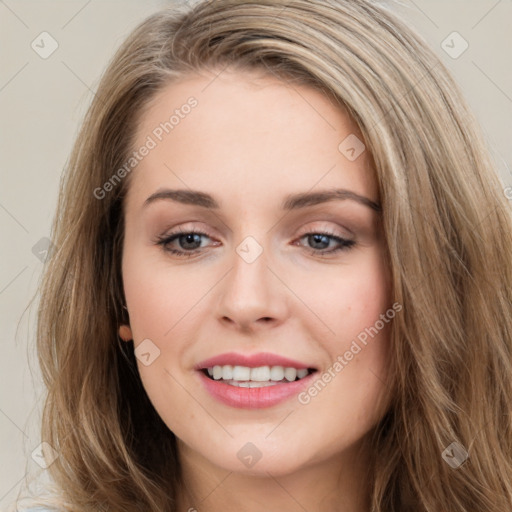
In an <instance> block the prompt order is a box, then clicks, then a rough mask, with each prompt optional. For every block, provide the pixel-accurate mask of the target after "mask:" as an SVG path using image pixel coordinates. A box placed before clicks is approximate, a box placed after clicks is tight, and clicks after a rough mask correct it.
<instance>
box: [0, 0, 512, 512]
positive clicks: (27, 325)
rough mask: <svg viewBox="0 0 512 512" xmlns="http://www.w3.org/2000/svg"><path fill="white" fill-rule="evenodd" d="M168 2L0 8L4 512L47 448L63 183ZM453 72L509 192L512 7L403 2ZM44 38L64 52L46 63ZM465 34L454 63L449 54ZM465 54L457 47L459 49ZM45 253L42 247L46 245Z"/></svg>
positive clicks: (38, 1)
mask: <svg viewBox="0 0 512 512" xmlns="http://www.w3.org/2000/svg"><path fill="white" fill-rule="evenodd" d="M168 4H169V1H164V0H144V1H142V0H139V1H135V0H89V1H87V0H67V1H65V0H60V1H44V0H34V1H23V0H5V1H0V38H1V41H0V48H1V53H0V59H1V65H0V112H1V115H0V134H1V136H0V155H1V159H0V169H1V171H0V172H1V182H0V183H1V187H0V230H1V237H0V239H1V255H2V264H1V267H0V314H1V326H2V329H1V333H0V336H1V340H0V347H1V356H0V375H1V379H2V387H1V391H0V510H7V505H8V504H10V503H11V502H13V501H14V500H15V499H16V495H17V491H18V489H19V487H20V483H21V482H22V481H23V479H24V476H25V474H26V472H27V470H29V471H31V472H33V471H35V470H39V467H38V466H37V465H36V463H35V462H34V461H33V460H32V459H31V453H32V451H33V450H34V449H35V448H36V447H37V446H38V445H39V442H40V440H39V432H38V420H39V417H40V407H41V396H42V393H43V389H42V387H41V382H40V378H39V372H38V368H37V360H36V358H35V352H34V339H33V338H34V319H35V315H34V313H35V307H32V308H31V309H30V310H26V311H25V309H26V308H27V305H28V302H29V300H30V299H31V297H32V296H33V295H34V293H35V292H36V287H37V283H38V279H39V277H40V273H41V270H42V263H41V261H40V260H39V259H38V258H37V257H36V256H35V255H34V253H33V247H34V246H35V245H36V244H37V243H38V242H39V241H40V240H41V239H42V238H44V237H47V236H48V235H49V231H50V222H51V219H52V217H53V213H54V209H55V205H56V199H57V190H58V183H59V178H60V174H61V171H62V168H63V166H64V164H65V162H66V159H67V158H68V155H69V152H70V149H71V145H72V142H73V138H74V136H75V134H76V132H77V129H78V126H79V122H80V119H81V117H82V116H83V114H84V112H85V110H86V108H87V106H88V104H89V102H90V101H91V99H92V97H93V91H94V90H95V87H96V84H97V83H98V79H99V77H100V75H101V72H102V71H103V70H104V68H105V65H106V63H107V60H108V59H109V58H110V57H111V56H112V54H113V52H114V49H115V48H116V47H117V46H118V45H119V44H120V43H121V41H122V40H123V39H124V37H125V36H126V35H127V34H128V32H129V31H130V30H131V29H132V28H133V27H134V26H135V25H136V24H137V23H138V22H140V21H142V19H143V18H145V17H146V16H147V15H149V14H151V13H152V12H154V11H155V10H157V9H159V8H160V7H162V6H165V5H168ZM396 8H397V9H398V10H400V11H401V12H403V14H404V16H405V17H406V18H407V19H409V20H410V23H411V24H412V25H413V26H415V27H417V29H418V30H419V32H420V33H421V34H422V35H423V36H424V37H425V39H427V41H428V42H429V43H430V44H431V46H432V47H433V48H434V50H435V51H436V52H437V54H438V55H439V56H440V57H441V59H442V60H443V62H444V63H445V64H446V65H447V66H448V67H449V68H450V69H451V70H452V71H453V73H454V75H455V77H456V79H457V80H458V82H459V84H460V85H461V87H462V89H463V91H464V94H465V96H466V98H467V99H468V101H469V103H470V105H471V106H472V107H473V109H474V111H475V112H476V114H477V117H478V118H479V119H480V121H481V124H482V126H483V128H484V130H485V133H486V136H487V138H488V141H489V144H490V146H491V147H492V150H493V152H494V154H495V156H496V159H497V160H498V163H499V167H500V169H499V172H500V175H501V177H502V180H503V186H504V187H505V186H510V185H512V172H511V171H510V169H511V167H512V144H511V135H512V71H511V65H510V62H511V58H510V55H511V50H512V30H511V27H512V0H500V1H497V0H458V1H455V0H414V1H413V0H403V1H401V2H400V5H397V7H396ZM43 31H46V32H48V33H50V34H51V36H52V37H53V38H54V39H55V40H56V41H57V43H58V45H59V46H58V48H57V50H56V51H55V52H54V53H53V54H52V55H51V56H49V57H48V58H47V59H42V58H41V57H40V56H39V55H38V54H37V53H36V52H35V51H34V50H33V49H32V48H31V43H32V41H33V40H34V39H36V37H37V36H39V34H40V33H41V32H43ZM454 31H457V32H458V33H459V34H461V36H462V37H463V38H464V39H465V40H466V41H467V43H468V44H469V47H468V49H467V50H466V51H465V52H464V53H463V54H462V55H461V56H460V57H458V58H457V59H453V58H451V57H450V56H449V55H448V54H447V53H446V52H445V51H444V50H443V48H442V47H441V44H442V41H444V40H445V39H446V37H447V36H448V35H449V34H451V33H452V32H454ZM457 44H459V43H457ZM39 243H41V242H39Z"/></svg>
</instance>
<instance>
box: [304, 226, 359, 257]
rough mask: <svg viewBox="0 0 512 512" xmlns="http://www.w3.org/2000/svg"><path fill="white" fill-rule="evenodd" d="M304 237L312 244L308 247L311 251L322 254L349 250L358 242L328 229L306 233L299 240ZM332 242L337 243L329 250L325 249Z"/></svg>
mask: <svg viewBox="0 0 512 512" xmlns="http://www.w3.org/2000/svg"><path fill="white" fill-rule="evenodd" d="M303 239H306V241H307V243H308V244H310V247H308V249H309V250H310V252H311V253H313V254H316V255H320V256H322V255H324V254H333V253H336V252H339V251H348V250H350V249H351V248H352V247H354V245H355V243H356V242H355V241H354V240H349V239H347V238H343V237H341V236H338V235H336V234H334V233H330V232H327V231H315V232H311V233H305V234H304V235H302V236H301V237H300V238H299V240H303ZM331 242H334V243H335V244H337V245H335V246H334V247H333V248H331V249H329V250H325V249H326V248H327V247H329V244H330V243H331Z"/></svg>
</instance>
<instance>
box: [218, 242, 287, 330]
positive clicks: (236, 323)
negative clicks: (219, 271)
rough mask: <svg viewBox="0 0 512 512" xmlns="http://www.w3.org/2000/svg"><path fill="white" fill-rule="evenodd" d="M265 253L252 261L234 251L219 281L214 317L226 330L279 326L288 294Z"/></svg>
mask: <svg viewBox="0 0 512 512" xmlns="http://www.w3.org/2000/svg"><path fill="white" fill-rule="evenodd" d="M268 260H269V259H268V258H267V257H266V252H265V250H264V251H263V252H262V253H261V254H260V255H259V256H258V258H256V260H254V261H252V262H248V261H247V260H245V259H244V258H243V257H242V256H240V255H239V254H238V253H237V252H234V255H233V258H232V268H231V269H230V271H229V272H228V273H227V275H226V277H225V278H224V279H223V280H222V283H221V285H220V286H221V287H220V290H219V291H220V293H219V300H218V305H217V308H218V310H217V316H218V318H219V321H220V322H222V323H224V324H225V326H226V327H229V328H232V329H238V330H239V331H243V332H253V331H257V330H261V329H265V328H269V327H275V326H277V325H279V324H281V323H282V322H283V321H284V320H285V318H286V315H287V314H288V301H289V299H290V298H289V292H287V288H286V286H285V284H283V281H285V279H283V277H282V276H279V272H278V271H276V270H275V269H271V268H270V267H269V265H268V263H269V261H268Z"/></svg>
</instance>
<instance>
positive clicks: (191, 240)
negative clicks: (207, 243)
mask: <svg viewBox="0 0 512 512" xmlns="http://www.w3.org/2000/svg"><path fill="white" fill-rule="evenodd" d="M202 237H206V238H210V237H209V236H208V235H207V234H206V233H203V232H202V231H196V230H194V229H190V230H188V231H180V232H179V233H171V234H170V235H167V236H162V237H158V239H157V240H158V241H157V244H158V245H161V246H162V248H163V250H164V251H166V252H170V253H171V254H174V255H176V256H181V257H190V256H193V255H194V254H196V253H198V252H201V251H200V250H198V249H199V248H200V247H201V238H202ZM173 242H177V243H178V246H181V247H182V248H183V250H180V249H176V248H173V247H172V246H171V244H172V243H173Z"/></svg>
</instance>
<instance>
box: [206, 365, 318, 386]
mask: <svg viewBox="0 0 512 512" xmlns="http://www.w3.org/2000/svg"><path fill="white" fill-rule="evenodd" d="M208 375H209V376H210V377H212V378H213V379H214V380H221V379H222V380H224V381H230V382H229V384H232V385H233V386H237V385H239V386H240V387H251V388H255V387H261V386H262V385H267V383H269V384H268V385H273V384H275V383H277V382H281V381H283V380H286V381H288V382H293V381H294V380H296V379H297V378H299V379H303V378H304V377H306V376H307V375H308V370H307V369H306V368H302V369H300V370H297V369H296V368H284V367H283V366H272V367H270V366H259V367H257V368H249V367H248V366H231V365H224V366H220V365H216V366H214V367H213V368H208ZM253 384H254V385H253ZM259 384H261V385H259Z"/></svg>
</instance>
